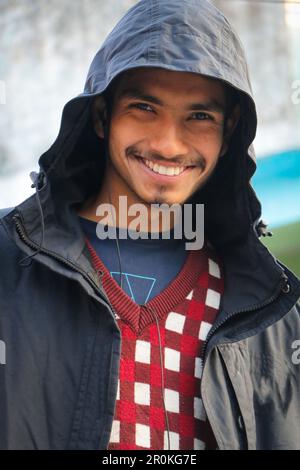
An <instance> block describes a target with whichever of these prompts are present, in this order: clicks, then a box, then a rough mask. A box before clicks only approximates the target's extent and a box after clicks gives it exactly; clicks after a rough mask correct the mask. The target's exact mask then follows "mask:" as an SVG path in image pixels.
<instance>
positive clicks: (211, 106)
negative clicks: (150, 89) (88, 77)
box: [119, 88, 225, 113]
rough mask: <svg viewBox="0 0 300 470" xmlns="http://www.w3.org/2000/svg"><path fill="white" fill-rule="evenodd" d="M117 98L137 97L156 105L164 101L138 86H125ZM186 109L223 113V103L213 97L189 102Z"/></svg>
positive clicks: (162, 104) (162, 103) (161, 104)
mask: <svg viewBox="0 0 300 470" xmlns="http://www.w3.org/2000/svg"><path fill="white" fill-rule="evenodd" d="M119 98H121V99H126V98H128V99H137V100H142V101H148V102H149V103H153V104H157V105H158V106H164V102H163V101H162V100H160V99H159V98H157V97H156V96H153V95H148V94H147V93H144V92H143V91H142V90H140V89H138V88H126V89H124V90H122V91H121V92H120V94H119ZM186 109H187V110H189V111H197V110H200V109H201V110H203V111H211V112H217V113H224V112H225V105H223V104H222V103H220V102H219V101H217V100H215V99H211V100H209V101H206V102H202V103H191V104H190V105H188V106H187V108H186Z"/></svg>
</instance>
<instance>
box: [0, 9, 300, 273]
mask: <svg viewBox="0 0 300 470" xmlns="http://www.w3.org/2000/svg"><path fill="white" fill-rule="evenodd" d="M211 1H212V3H214V4H215V5H216V6H217V7H218V8H219V9H220V10H222V11H223V12H224V13H225V15H226V16H227V17H228V19H229V21H230V22H231V24H232V25H233V27H234V29H235V30H236V32H237V33H238V35H239V36H240V38H241V40H242V43H243V45H244V48H245V51H246V56H247V59H248V64H249V70H250V77H251V81H252V87H253V91H254V97H255V100H256V103H257V110H258V120H259V125H258V132H257V136H256V139H255V142H254V146H255V150H256V154H257V158H258V170H257V172H256V175H255V176H254V178H253V181H252V183H253V186H254V188H255V190H256V192H257V194H258V196H259V198H260V200H261V202H262V207H263V212H262V216H263V219H264V220H265V221H266V222H267V223H268V224H269V229H271V230H272V232H273V234H274V236H273V237H272V238H269V237H268V238H267V239H263V242H264V243H265V244H266V245H267V246H268V247H269V248H270V250H271V251H272V252H273V253H274V254H275V255H276V256H277V257H278V258H279V259H280V260H281V261H283V262H284V263H285V264H287V265H288V266H289V267H290V268H291V269H292V270H293V271H294V272H295V273H296V274H297V275H298V276H300V0H211ZM134 3H136V1H134V0H109V2H103V1H99V0H48V1H47V2H45V1H38V0H26V1H21V0H19V1H17V0H0V208H2V207H7V206H14V205H16V204H18V203H19V202H21V201H22V200H23V199H25V198H26V197H28V196H29V195H30V194H32V191H33V190H32V189H31V181H30V178H29V173H30V171H32V170H34V171H37V169H38V165H37V162H38V159H39V157H40V155H41V154H42V153H44V152H45V151H46V150H47V149H48V147H49V146H50V145H51V144H52V143H53V141H54V139H55V138H56V136H57V133H58V130H59V125H60V118H61V112H62V109H63V106H64V104H65V103H66V102H67V101H68V100H69V99H71V98H73V97H74V96H76V95H78V94H79V93H81V92H82V91H83V86H84V82H85V78H86V74H87V71H88V67H89V65H90V62H91V60H92V58H93V57H94V54H95V53H96V51H97V50H98V49H99V46H100V45H101V43H102V41H103V40H104V38H105V36H106V35H107V33H108V32H109V31H110V30H111V29H112V27H113V26H114V24H115V23H116V22H117V21H118V19H119V18H120V17H121V16H122V15H123V14H124V13H125V11H126V10H127V9H128V8H130V7H131V6H132V5H133V4H134Z"/></svg>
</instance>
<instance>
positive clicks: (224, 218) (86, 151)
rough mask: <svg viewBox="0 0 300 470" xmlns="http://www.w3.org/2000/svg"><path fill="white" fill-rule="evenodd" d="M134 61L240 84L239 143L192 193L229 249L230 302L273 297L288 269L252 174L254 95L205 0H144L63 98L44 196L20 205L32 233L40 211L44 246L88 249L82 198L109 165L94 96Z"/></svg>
mask: <svg viewBox="0 0 300 470" xmlns="http://www.w3.org/2000/svg"><path fill="white" fill-rule="evenodd" d="M135 67H163V68H165V69H168V70H176V71H189V72H195V73H199V74H203V75H206V76H209V77H213V78H217V79H220V80H223V81H224V82H226V83H227V84H230V85H231V86H232V87H234V88H236V89H237V90H238V91H239V97H240V105H241V110H242V115H241V119H240V122H239V124H238V126H237V128H236V130H235V132H234V135H233V138H232V141H231V145H230V147H229V149H228V151H227V154H226V156H225V157H224V158H222V159H220V160H219V163H218V165H217V167H216V169H215V172H214V174H213V176H212V177H211V178H210V180H209V181H208V183H207V184H206V185H205V187H204V188H202V189H201V190H200V191H199V192H198V193H197V194H196V195H195V197H194V200H195V201H196V202H199V203H204V204H205V229H206V232H207V235H208V237H209V240H210V241H211V243H212V244H214V245H215V246H216V247H217V248H218V249H219V252H220V254H221V256H222V257H223V261H224V265H225V274H226V287H227V289H226V294H225V296H224V309H225V310H227V311H230V309H231V310H232V309H235V310H238V309H239V308H247V306H249V305H253V304H259V302H263V301H266V299H267V298H268V297H269V296H270V293H271V292H272V291H274V289H275V287H276V286H278V283H279V281H280V279H281V277H282V273H283V269H282V267H281V266H280V265H279V263H278V262H277V261H276V260H275V259H274V257H273V256H272V255H271V254H270V253H269V252H268V250H267V249H266V248H265V247H264V246H263V244H262V243H261V242H260V241H259V239H258V236H259V230H258V229H257V225H258V222H259V219H260V216H261V206H260V203H259V201H258V199H257V197H256V195H255V192H254V191H253V189H252V187H251V184H250V179H251V176H252V175H253V173H254V171H255V169H256V163H255V155H254V151H253V148H252V146H251V143H252V141H253V139H254V137H255V133H256V125H257V117H256V110H255V104H254V101H253V98H252V90H251V85H250V80H249V75H248V69H247V64H246V59H245V55H244V51H243V47H242V45H241V43H240V41H239V39H238V37H237V35H236V33H235V32H234V31H233V29H232V27H231V26H230V25H229V23H228V21H227V20H226V18H225V17H224V15H223V14H222V13H221V12H220V11H219V10H218V9H216V8H215V7H214V6H213V5H212V4H211V3H210V2H209V1H207V0H142V1H140V2H139V3H137V4H136V5H134V6H133V7H132V8H131V9H130V10H129V11H128V12H127V13H126V15H125V16H124V17H123V18H122V19H121V20H120V21H119V23H118V24H117V25H116V26H115V28H114V29H113V30H112V31H111V33H110V34H109V35H108V37H107V39H106V40H105V42H104V44H103V45H102V47H101V48H100V50H99V51H98V52H97V54H96V56H95V58H94V60H93V61H92V64H91V66H90V69H89V72H88V75H87V80H86V84H85V88H84V93H82V94H81V95H79V96H77V97H76V98H74V99H72V100H71V101H69V102H68V103H67V104H66V105H65V107H64V110H63V115H62V122H61V128H60V131H59V135H58V137H57V139H56V140H55V142H54V144H53V145H52V146H51V147H50V149H49V150H48V151H47V152H46V153H45V154H43V155H42V156H41V158H40V160H39V164H40V173H39V175H38V177H37V179H36V181H35V183H36V186H37V194H38V196H39V198H38V201H36V200H35V199H34V197H32V198H30V199H29V200H27V201H25V202H24V203H23V204H22V205H20V206H19V208H18V210H19V212H20V213H21V214H22V220H23V223H24V225H25V227H26V231H27V234H28V236H29V237H30V238H31V239H32V240H35V241H36V243H39V242H40V240H41V217H40V215H41V214H42V216H43V221H44V227H45V233H44V239H43V244H44V246H45V247H46V248H47V249H48V250H51V251H54V252H60V254H61V255H62V256H65V257H66V258H68V259H72V260H74V261H76V260H78V259H79V257H80V256H81V253H82V250H83V246H84V240H83V237H82V234H81V229H80V227H79V224H78V221H77V222H76V218H75V217H74V207H75V206H76V204H79V203H80V202H82V201H84V200H85V199H86V198H87V197H89V196H90V195H91V194H93V193H95V192H96V191H97V190H99V187H100V185H101V180H102V178H103V175H104V158H103V152H104V145H103V141H101V140H100V139H99V138H98V137H97V136H96V134H95V132H94V129H93V126H92V121H91V103H92V100H93V99H94V98H95V96H97V95H99V94H101V93H103V91H104V90H105V89H106V88H107V86H108V85H109V84H110V83H111V81H112V80H113V79H114V78H115V77H116V76H117V75H118V74H120V73H121V72H123V71H124V70H128V69H131V68H135ZM39 203H40V204H41V206H40V208H39ZM40 209H42V211H41V210H40Z"/></svg>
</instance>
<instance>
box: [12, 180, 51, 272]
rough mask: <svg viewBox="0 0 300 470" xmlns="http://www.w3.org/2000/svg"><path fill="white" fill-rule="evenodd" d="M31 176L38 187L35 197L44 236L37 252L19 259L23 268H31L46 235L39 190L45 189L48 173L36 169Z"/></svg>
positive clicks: (33, 184) (33, 183) (35, 186)
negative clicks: (38, 171) (37, 171)
mask: <svg viewBox="0 0 300 470" xmlns="http://www.w3.org/2000/svg"><path fill="white" fill-rule="evenodd" d="M30 178H31V181H32V185H31V187H32V188H35V189H36V192H35V197H36V202H37V206H38V208H39V213H40V217H41V227H42V236H41V241H40V243H39V246H38V248H37V251H36V252H35V253H33V254H32V255H28V256H25V257H24V258H22V259H21V260H20V261H19V263H18V264H19V266H21V267H23V268H29V267H30V266H31V264H32V258H33V257H34V256H36V255H37V254H38V253H39V252H40V251H41V249H42V247H43V244H44V236H45V223H44V214H43V208H42V204H41V201H40V195H39V192H40V191H41V190H42V189H43V187H44V186H45V184H46V175H45V173H43V172H42V171H41V172H40V173H36V172H35V171H32V172H31V173H30ZM28 260H29V262H28Z"/></svg>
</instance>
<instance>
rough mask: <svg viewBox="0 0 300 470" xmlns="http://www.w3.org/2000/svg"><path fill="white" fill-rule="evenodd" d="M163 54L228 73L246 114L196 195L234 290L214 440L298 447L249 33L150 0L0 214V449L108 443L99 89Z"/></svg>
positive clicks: (208, 396)
mask: <svg viewBox="0 0 300 470" xmlns="http://www.w3.org/2000/svg"><path fill="white" fill-rule="evenodd" d="M135 67H162V68H165V69H168V70H174V71H189V72H195V73H199V74H203V75H206V76H208V77H214V78H217V79H219V80H223V81H224V82H225V83H227V84H229V85H231V86H232V87H234V88H235V89H236V90H237V91H238V94H239V100H240V104H241V109H242V112H241V119H240V121H239V124H238V126H237V128H236V130H235V132H234V135H233V137H232V140H231V144H230V146H229V148H228V151H227V153H226V155H225V156H224V158H222V159H220V161H219V163H218V165H217V167H216V169H215V172H214V174H213V176H212V177H211V178H210V180H209V182H208V183H207V184H206V185H205V187H204V188H202V189H201V190H199V191H198V192H197V194H196V195H195V201H196V202H199V203H204V204H205V229H206V234H207V236H208V237H209V240H210V242H211V243H212V244H213V245H214V246H215V248H216V249H217V250H218V253H219V255H220V256H221V259H222V261H223V266H224V273H225V292H224V295H223V298H222V302H221V308H220V311H219V314H218V316H217V319H216V322H215V324H214V325H213V327H212V329H211V330H210V332H209V335H208V337H207V340H206V343H205V345H204V350H203V354H204V365H203V377H202V385H201V388H202V390H201V395H202V399H203V405H204V408H205V411H206V414H207V416H208V419H209V422H210V425H211V427H212V430H213V432H214V434H215V438H216V440H217V443H218V447H219V449H300V365H298V364H297V361H295V360H294V361H293V353H294V352H295V350H294V349H293V348H294V344H295V343H294V342H295V341H296V340H299V339H300V321H299V311H298V309H297V306H296V302H297V299H298V298H299V296H300V282H299V280H298V279H297V278H296V276H295V275H294V274H293V273H292V272H291V271H290V270H289V269H288V268H287V267H285V266H284V265H283V264H282V263H280V261H278V260H277V259H276V258H275V257H274V256H273V255H272V254H271V253H270V252H269V251H268V249H267V248H266V247H265V246H264V245H263V244H262V243H261V241H260V235H261V234H262V230H263V229H264V225H263V224H262V222H261V220H260V218H261V205H260V203H259V201H258V199H257V196H256V194H255V192H254V190H253V188H252V186H251V177H252V175H253V173H254V172H255V169H256V162H255V154H254V150H253V147H252V145H251V144H252V141H253V139H254V137H255V132H256V124H257V119H256V110H255V104H254V101H253V98H252V91H251V85H250V81H249V76H248V69H247V64H246V60H245V56H244V51H243V48H242V45H241V43H240V41H239V39H238V37H237V35H236V33H235V32H234V31H233V29H232V27H231V26H230V25H229V23H228V21H227V20H226V18H225V17H224V16H223V14H222V13H221V12H220V11H219V10H217V9H216V8H215V7H214V6H213V5H212V4H211V3H210V2H208V1H207V0H142V1H140V2H139V3H137V4H135V5H134V6H133V7H132V8H131V9H130V10H129V11H128V12H127V13H126V14H125V16H124V17H123V18H122V19H121V20H120V21H119V23H118V24H117V25H116V26H115V28H114V29H113V30H112V31H111V33H110V34H109V35H108V37H107V39H106V40H105V42H104V44H103V45H102V47H101V48H100V50H99V51H98V52H97V54H96V56H95V58H94V60H93V61H92V64H91V66H90V69H89V72H88V75H87V80H86V84H85V88H84V92H83V93H82V94H80V95H79V96H77V97H75V98H74V99H72V100H71V101H69V102H68V103H67V104H66V105H65V107H64V110H63V114H62V121H61V127H60V131H59V135H58V137H57V139H56V140H55V142H54V143H53V145H52V146H51V147H50V148H49V150H48V151H46V152H45V153H44V154H43V155H42V156H41V157H40V159H39V166H40V171H39V173H38V174H35V175H34V177H33V180H34V187H35V188H36V193H35V195H33V196H31V197H30V198H28V199H27V200H25V201H24V202H22V203H21V204H20V205H18V206H17V207H16V208H14V209H13V210H12V211H10V212H9V214H7V215H6V216H5V217H3V218H2V219H1V220H0V254H1V270H0V340H1V341H2V343H1V344H2V345H5V358H4V359H5V360H4V359H2V363H1V364H0V416H1V421H0V448H1V449H106V448H107V446H108V442H109V437H110V432H111V427H112V421H113V416H114V409H115V401H116V395H117V381H118V372H119V360H120V347H121V338H120V331H119V328H118V326H117V323H116V321H115V318H114V315H113V311H112V308H111V306H110V304H109V301H108V299H107V296H106V294H105V292H104V290H103V287H102V285H101V279H100V278H99V276H98V275H97V273H96V272H95V270H94V268H93V265H92V263H91V259H90V256H89V252H88V250H87V248H86V245H85V241H84V235H83V233H82V230H81V228H80V224H79V222H78V218H77V216H76V207H77V206H78V205H79V204H80V203H82V202H83V201H84V200H86V199H87V198H88V197H89V196H90V195H92V194H94V193H95V192H96V191H97V189H99V187H100V185H101V181H102V179H103V177H104V163H103V162H104V158H103V152H104V148H103V141H101V140H100V139H98V138H97V136H96V134H95V132H94V130H93V126H92V120H91V104H92V101H93V99H94V98H95V97H96V96H98V95H100V94H102V93H103V92H104V91H105V90H106V88H107V87H108V85H109V84H110V83H111V81H112V80H113V79H114V78H115V77H116V76H117V75H118V74H120V73H121V72H123V71H124V70H128V69H131V68H135Z"/></svg>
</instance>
